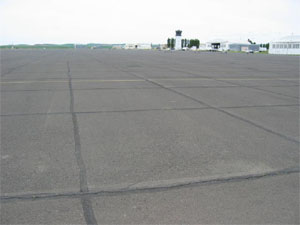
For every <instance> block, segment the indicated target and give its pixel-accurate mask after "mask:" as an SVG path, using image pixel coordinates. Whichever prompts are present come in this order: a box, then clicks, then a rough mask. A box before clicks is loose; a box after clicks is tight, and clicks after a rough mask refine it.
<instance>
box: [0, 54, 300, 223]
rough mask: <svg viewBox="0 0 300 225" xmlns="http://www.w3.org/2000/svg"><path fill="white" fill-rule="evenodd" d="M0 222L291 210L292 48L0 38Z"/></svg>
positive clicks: (281, 216)
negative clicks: (283, 52) (80, 45)
mask: <svg viewBox="0 0 300 225" xmlns="http://www.w3.org/2000/svg"><path fill="white" fill-rule="evenodd" d="M0 119H1V177H0V179H1V224H299V171H300V168H299V56H279V55H265V54H242V53H227V54H225V53H214V52H212V53H209V52H192V51H190V52H181V51H158V50H157V51H154V50H153V51H150V50H149V51H147V50H145V51H143V50H100V49H96V50H84V49H76V50H1V118H0Z"/></svg>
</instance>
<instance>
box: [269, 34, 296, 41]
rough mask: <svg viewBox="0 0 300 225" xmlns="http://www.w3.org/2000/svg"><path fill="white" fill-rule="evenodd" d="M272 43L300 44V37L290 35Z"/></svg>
mask: <svg viewBox="0 0 300 225" xmlns="http://www.w3.org/2000/svg"><path fill="white" fill-rule="evenodd" d="M272 42H300V35H290V36H286V37H283V38H280V39H278V40H274V41H272Z"/></svg>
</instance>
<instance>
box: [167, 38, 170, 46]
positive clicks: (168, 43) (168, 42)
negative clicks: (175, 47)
mask: <svg viewBox="0 0 300 225" xmlns="http://www.w3.org/2000/svg"><path fill="white" fill-rule="evenodd" d="M167 46H168V48H170V47H171V39H170V38H168V40H167Z"/></svg>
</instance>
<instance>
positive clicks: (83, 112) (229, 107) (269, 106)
mask: <svg viewBox="0 0 300 225" xmlns="http://www.w3.org/2000/svg"><path fill="white" fill-rule="evenodd" d="M73 90H74V89H73ZM291 106H300V105H299V104H285V105H242V106H221V107H218V108H220V109H245V108H272V107H291ZM204 109H212V107H208V106H205V107H204V106H202V107H189V108H153V109H126V110H98V111H77V112H74V113H75V114H99V113H126V112H128V113H129V112H151V111H180V110H204ZM65 114H71V113H70V112H49V113H48V112H44V113H43V112H42V113H14V114H2V115H0V116H2V117H11V116H49V115H65Z"/></svg>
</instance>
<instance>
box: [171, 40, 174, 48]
mask: <svg viewBox="0 0 300 225" xmlns="http://www.w3.org/2000/svg"><path fill="white" fill-rule="evenodd" d="M174 47H175V39H174V38H172V39H171V48H174Z"/></svg>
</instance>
